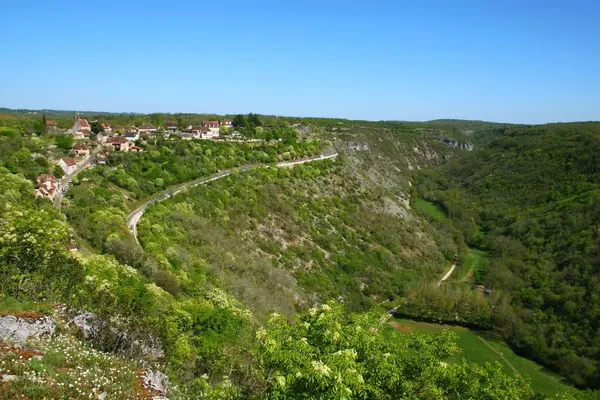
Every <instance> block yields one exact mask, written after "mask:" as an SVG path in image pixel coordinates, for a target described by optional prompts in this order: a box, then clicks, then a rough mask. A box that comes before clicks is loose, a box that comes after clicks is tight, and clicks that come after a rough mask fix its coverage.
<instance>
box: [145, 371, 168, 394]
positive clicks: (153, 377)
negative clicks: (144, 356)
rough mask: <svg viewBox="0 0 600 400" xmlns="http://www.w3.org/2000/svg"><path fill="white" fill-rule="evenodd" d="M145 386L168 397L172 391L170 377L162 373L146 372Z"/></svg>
mask: <svg viewBox="0 0 600 400" xmlns="http://www.w3.org/2000/svg"><path fill="white" fill-rule="evenodd" d="M144 385H145V386H146V387H147V388H149V389H152V390H156V391H157V392H159V393H161V394H163V395H166V394H167V393H169V390H170V389H171V381H170V380H169V377H168V376H167V375H165V374H163V373H162V372H160V371H152V370H146V371H145V373H144Z"/></svg>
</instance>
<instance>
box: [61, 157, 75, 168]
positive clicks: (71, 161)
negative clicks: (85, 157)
mask: <svg viewBox="0 0 600 400" xmlns="http://www.w3.org/2000/svg"><path fill="white" fill-rule="evenodd" d="M61 160H63V161H64V163H65V164H67V165H68V166H73V165H77V161H76V160H75V159H74V158H71V157H63V158H61Z"/></svg>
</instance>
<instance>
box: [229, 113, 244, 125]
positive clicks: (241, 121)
mask: <svg viewBox="0 0 600 400" xmlns="http://www.w3.org/2000/svg"><path fill="white" fill-rule="evenodd" d="M232 122H233V126H234V127H236V128H244V127H245V126H246V117H244V116H243V115H241V114H238V115H236V116H235V117H233V121H232Z"/></svg>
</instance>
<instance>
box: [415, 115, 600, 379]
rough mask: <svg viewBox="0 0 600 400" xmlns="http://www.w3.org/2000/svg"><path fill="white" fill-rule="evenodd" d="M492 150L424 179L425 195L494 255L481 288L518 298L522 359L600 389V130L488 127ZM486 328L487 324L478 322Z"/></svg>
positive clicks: (517, 343)
mask: <svg viewBox="0 0 600 400" xmlns="http://www.w3.org/2000/svg"><path fill="white" fill-rule="evenodd" d="M482 138H485V139H486V140H488V141H489V144H488V145H486V146H485V147H482V148H481V149H479V150H476V151H473V152H471V153H468V154H463V155H462V156H461V157H460V158H457V159H455V160H452V161H450V162H449V163H448V164H446V165H445V166H444V167H443V168H440V169H435V170H431V171H426V172H423V173H422V174H419V175H418V176H417V180H418V185H417V186H416V188H417V192H418V194H419V195H420V196H421V197H423V198H425V199H428V200H430V201H432V202H434V203H435V204H437V205H439V207H441V208H442V209H443V210H444V211H445V213H446V214H447V215H448V216H449V217H450V218H451V219H452V221H453V227H454V229H456V230H458V231H460V233H461V235H462V237H463V238H464V241H465V242H466V243H467V244H468V245H469V246H473V247H478V248H481V249H485V250H486V251H487V252H488V253H489V254H490V256H491V260H490V263H489V265H488V266H487V267H486V269H485V270H484V271H482V274H481V277H480V281H481V283H482V284H484V285H486V286H487V287H489V288H491V289H492V293H497V296H501V295H502V296H507V297H508V298H509V299H510V302H511V305H512V308H513V310H514V313H512V315H510V316H507V318H504V319H505V321H504V323H503V324H500V325H499V326H500V327H501V329H502V330H503V334H504V336H505V337H506V339H507V340H508V342H509V343H510V344H511V346H512V347H513V348H514V349H515V350H517V351H518V352H519V353H520V354H523V355H525V356H527V357H529V358H532V359H534V360H537V361H539V362H541V363H542V364H544V365H546V366H548V367H550V368H552V369H553V370H555V371H558V372H560V373H561V374H563V375H564V376H567V377H569V378H570V379H571V380H572V381H573V382H575V383H577V384H578V385H582V386H591V387H597V385H598V383H599V382H600V364H599V361H598V360H600V341H599V340H600V336H599V333H600V273H599V270H598V268H599V266H600V240H599V233H600V224H599V221H600V202H599V200H600V158H599V157H598V154H600V124H598V123H578V124H551V125H544V126H512V127H506V128H504V127H503V128H494V129H489V130H488V131H487V132H486V134H485V135H482ZM471 322H474V323H475V324H478V323H479V321H471Z"/></svg>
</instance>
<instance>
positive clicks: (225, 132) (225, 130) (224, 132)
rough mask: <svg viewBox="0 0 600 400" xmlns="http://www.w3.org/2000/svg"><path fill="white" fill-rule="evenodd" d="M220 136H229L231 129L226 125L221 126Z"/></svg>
mask: <svg viewBox="0 0 600 400" xmlns="http://www.w3.org/2000/svg"><path fill="white" fill-rule="evenodd" d="M219 135H221V136H228V135H229V128H227V127H226V126H225V125H221V127H220V128H219Z"/></svg>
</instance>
